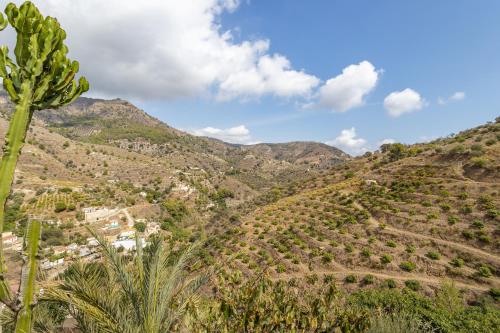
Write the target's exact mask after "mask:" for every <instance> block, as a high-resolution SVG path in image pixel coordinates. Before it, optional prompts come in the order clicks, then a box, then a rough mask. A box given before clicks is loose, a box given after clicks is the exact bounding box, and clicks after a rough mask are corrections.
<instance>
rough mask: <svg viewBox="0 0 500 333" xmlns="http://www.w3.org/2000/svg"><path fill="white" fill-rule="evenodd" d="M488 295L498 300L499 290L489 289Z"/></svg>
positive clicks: (499, 298)
mask: <svg viewBox="0 0 500 333" xmlns="http://www.w3.org/2000/svg"><path fill="white" fill-rule="evenodd" d="M488 294H489V295H490V296H491V297H493V298H494V299H495V300H497V301H498V300H500V288H491V289H490V290H489V291H488Z"/></svg>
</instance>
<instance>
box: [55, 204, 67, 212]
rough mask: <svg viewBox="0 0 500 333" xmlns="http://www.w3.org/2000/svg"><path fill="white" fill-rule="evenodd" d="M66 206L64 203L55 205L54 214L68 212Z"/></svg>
mask: <svg viewBox="0 0 500 333" xmlns="http://www.w3.org/2000/svg"><path fill="white" fill-rule="evenodd" d="M66 208H67V207H66V204H65V203H64V202H62V201H60V202H56V203H55V205H54V212H56V213H60V212H63V211H65V210H66Z"/></svg>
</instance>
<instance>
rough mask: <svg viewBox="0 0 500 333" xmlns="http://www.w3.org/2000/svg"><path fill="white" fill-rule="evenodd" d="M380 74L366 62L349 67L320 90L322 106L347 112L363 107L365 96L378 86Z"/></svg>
mask: <svg viewBox="0 0 500 333" xmlns="http://www.w3.org/2000/svg"><path fill="white" fill-rule="evenodd" d="M380 72H381V71H377V70H376V69H375V67H374V66H373V65H372V64H371V63H370V62H368V61H366V60H365V61H362V62H360V63H359V64H357V65H350V66H347V67H346V68H344V69H343V70H342V74H339V75H338V76H336V77H334V78H332V79H329V80H328V81H326V83H325V84H324V85H323V86H322V87H321V88H320V89H319V104H320V106H322V107H326V108H329V109H333V110H334V111H337V112H345V111H347V110H349V109H352V108H355V107H359V106H361V105H363V104H364V98H365V96H366V95H367V94H368V93H370V92H371V91H372V90H373V89H374V88H375V86H376V85H377V81H378V75H379V73H380Z"/></svg>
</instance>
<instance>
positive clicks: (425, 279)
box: [286, 264, 500, 292]
mask: <svg viewBox="0 0 500 333" xmlns="http://www.w3.org/2000/svg"><path fill="white" fill-rule="evenodd" d="M337 265H338V264H337ZM311 273H312V274H318V275H333V276H335V277H336V278H338V279H339V280H343V279H344V278H345V277H346V276H348V275H351V274H354V275H360V276H364V275H368V274H370V275H373V276H374V277H377V278H380V279H392V280H395V281H400V282H404V281H407V280H416V281H419V282H422V283H426V284H431V285H440V284H441V283H442V282H443V281H446V280H451V279H446V278H439V277H430V276H422V275H416V274H401V273H394V274H390V273H380V272H374V271H370V270H340V271H330V270H325V269H316V270H313V271H311ZM286 277H287V278H303V277H304V273H303V272H293V273H287V274H286ZM451 281H452V282H453V283H454V284H455V286H456V287H457V288H460V289H469V290H475V291H481V292H485V291H488V290H490V288H491V286H488V285H485V284H478V283H464V282H459V281H455V280H451ZM492 282H493V283H492V285H493V286H495V287H498V286H499V285H500V283H499V282H498V280H494V281H492Z"/></svg>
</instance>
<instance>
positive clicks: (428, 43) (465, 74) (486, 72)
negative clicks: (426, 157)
mask: <svg viewBox="0 0 500 333" xmlns="http://www.w3.org/2000/svg"><path fill="white" fill-rule="evenodd" d="M499 12H500V2H498V1H480V2H477V1H276V0H275V1H256V0H253V1H251V2H250V3H249V4H242V5H241V6H240V7H239V8H238V9H237V10H236V11H235V12H234V13H227V14H225V15H223V17H222V26H223V28H226V29H228V28H229V29H238V31H239V32H240V35H239V36H238V37H239V38H241V39H242V40H244V39H251V38H268V39H269V40H270V41H271V44H270V45H271V49H270V50H271V52H278V53H280V54H284V55H286V57H287V58H288V59H289V60H290V62H291V63H292V64H293V66H294V68H298V69H304V70H306V71H307V72H308V73H314V75H316V76H318V77H319V78H321V79H322V80H327V79H328V78H330V77H334V76H336V75H338V74H340V73H341V71H342V69H343V68H344V67H346V66H348V65H350V64H356V63H359V62H361V61H363V60H367V61H369V62H371V63H372V64H373V65H374V66H375V67H376V68H381V69H383V73H382V74H381V77H380V79H379V82H378V84H377V86H376V87H375V89H374V90H373V91H372V92H371V93H370V94H368V95H367V96H366V98H365V105H364V106H361V107H358V108H354V109H352V110H348V111H346V112H344V113H338V112H332V111H331V110H307V111H305V110H302V109H301V108H300V107H298V106H297V104H296V103H295V102H296V101H294V100H287V99H285V100H283V99H280V98H273V97H267V98H266V97H264V98H260V99H258V100H253V101H244V102H241V101H233V102H229V103H220V102H213V101H209V100H207V99H194V100H188V101H178V102H174V103H141V106H142V107H143V108H144V109H145V110H147V111H148V112H150V113H151V114H153V115H155V116H157V117H159V118H160V119H162V120H164V121H166V122H168V123H169V124H172V125H173V126H175V127H180V128H184V129H192V128H202V127H206V126H212V127H216V128H229V127H233V126H237V125H241V124H243V125H245V126H246V127H247V128H248V129H249V130H250V133H251V135H252V138H254V139H255V140H256V141H265V142H284V141H291V140H314V141H321V142H326V141H332V140H334V139H335V138H336V137H337V136H338V135H339V134H340V132H341V130H343V129H347V128H352V127H354V128H355V130H356V134H357V136H358V137H360V138H364V139H365V140H366V141H367V144H366V146H368V147H369V148H373V145H375V147H376V145H377V143H378V142H380V141H382V140H383V139H387V138H391V139H394V140H397V141H402V142H409V143H410V142H416V141H421V140H425V139H429V138H434V137H438V136H444V135H447V134H449V133H452V132H456V131H459V130H462V129H465V128H468V127H472V126H476V125H478V124H481V123H484V122H486V121H489V120H492V119H493V118H494V117H496V116H498V115H499V114H500V112H499V111H500V103H499V99H498V93H499V91H500V88H499V87H500V82H499V81H500V57H499V54H500V43H499V42H498V36H500V20H498V13H499ZM405 88H411V89H414V90H415V91H418V92H419V93H420V94H421V95H422V97H423V98H425V100H426V101H427V106H425V107H423V108H422V109H421V110H419V111H415V112H411V113H408V114H403V115H401V116H399V117H396V118H395V117H391V116H389V115H387V111H386V110H385V109H384V106H383V100H384V98H385V97H386V96H387V95H388V94H389V93H391V92H393V91H400V90H403V89H405ZM455 92H464V93H465V98H464V99H463V100H458V101H453V102H452V101H450V102H449V103H446V104H445V105H440V104H439V103H438V102H437V100H438V98H439V97H441V98H447V97H449V96H451V95H453V94H454V93H455ZM344 148H345V147H344Z"/></svg>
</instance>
